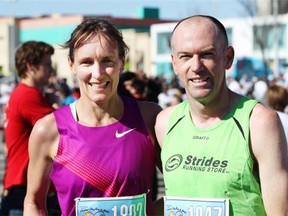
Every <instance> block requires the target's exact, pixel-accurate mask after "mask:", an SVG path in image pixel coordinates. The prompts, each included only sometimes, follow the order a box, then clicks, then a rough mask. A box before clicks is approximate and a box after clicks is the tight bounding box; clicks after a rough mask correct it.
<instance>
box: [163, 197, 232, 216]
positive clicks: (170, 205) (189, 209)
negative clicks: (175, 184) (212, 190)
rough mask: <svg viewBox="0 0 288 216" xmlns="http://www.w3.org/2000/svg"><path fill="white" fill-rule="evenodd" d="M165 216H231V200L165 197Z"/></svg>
mask: <svg viewBox="0 0 288 216" xmlns="http://www.w3.org/2000/svg"><path fill="white" fill-rule="evenodd" d="M164 215H165V216H180V215H181V216H229V199H206V198H205V199H204V198H203V199H202V198H187V197H170V196H164Z"/></svg>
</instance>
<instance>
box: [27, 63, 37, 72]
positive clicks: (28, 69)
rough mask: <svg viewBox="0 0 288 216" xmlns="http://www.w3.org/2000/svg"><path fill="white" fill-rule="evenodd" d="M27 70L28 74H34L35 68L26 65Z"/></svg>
mask: <svg viewBox="0 0 288 216" xmlns="http://www.w3.org/2000/svg"><path fill="white" fill-rule="evenodd" d="M26 68H27V70H26V71H27V73H33V72H34V71H35V66H34V65H32V64H30V63H26Z"/></svg>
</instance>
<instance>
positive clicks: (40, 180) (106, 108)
mask: <svg viewBox="0 0 288 216" xmlns="http://www.w3.org/2000/svg"><path fill="white" fill-rule="evenodd" d="M63 47H64V48H69V57H68V61H69V65H70V68H71V71H72V73H73V75H74V76H75V77H76V78H77V80H78V84H79V88H80V95H81V96H80V98H79V99H78V100H77V101H76V102H74V103H72V104H71V105H67V106H64V107H62V108H60V109H58V110H57V111H55V112H54V113H52V114H50V115H48V116H46V117H44V118H42V119H41V120H40V121H38V122H37V123H36V125H35V127H34V129H33V131H32V134H31V138H30V142H29V156H30V162H29V169H28V189H27V194H26V197H25V204H24V215H27V216H28V215H29V216H33V215H43V214H44V215H46V206H45V198H46V195H47V190H48V188H49V185H50V178H51V180H52V181H53V183H54V185H55V187H56V190H57V192H58V199H59V203H60V207H61V210H62V215H75V201H74V199H75V198H77V197H120V196H133V195H139V194H143V193H147V192H148V191H149V190H152V184H153V171H154V167H155V164H156V160H157V158H158V153H159V152H158V150H156V151H155V149H156V147H157V146H158V144H157V143H156V139H155V136H154V122H155V118H156V115H157V114H158V113H159V112H160V110H161V108H160V107H159V106H158V105H157V104H154V103H151V102H144V101H143V102H137V101H135V100H133V99H128V98H124V97H121V96H119V95H118V93H117V86H118V82H119V76H120V73H121V72H122V71H123V69H124V63H125V56H126V54H127V51H128V47H127V45H126V44H125V42H124V41H123V37H122V35H121V33H120V31H119V30H118V29H117V28H116V27H115V26H113V25H112V24H111V23H109V22H108V21H106V20H98V19H90V20H84V21H83V22H82V23H81V24H80V25H79V26H78V27H77V28H76V29H75V30H74V32H73V33H72V34H71V38H70V39H69V40H68V41H67V42H66V43H65V44H64V45H63ZM154 147H155V149H154ZM151 195H152V193H151V192H149V193H148V194H147V200H146V205H147V215H153V214H154V210H153V207H152V197H151Z"/></svg>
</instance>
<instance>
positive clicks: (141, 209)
mask: <svg viewBox="0 0 288 216" xmlns="http://www.w3.org/2000/svg"><path fill="white" fill-rule="evenodd" d="M75 201H76V216H146V194H141V195H136V196H123V197H100V198H76V199H75Z"/></svg>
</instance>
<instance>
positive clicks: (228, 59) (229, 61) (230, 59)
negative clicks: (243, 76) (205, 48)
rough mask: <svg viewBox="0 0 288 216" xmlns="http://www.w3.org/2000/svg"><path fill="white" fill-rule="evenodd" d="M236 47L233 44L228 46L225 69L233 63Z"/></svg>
mask: <svg viewBox="0 0 288 216" xmlns="http://www.w3.org/2000/svg"><path fill="white" fill-rule="evenodd" d="M234 55H235V53H234V49H233V47H232V46H228V47H227V50H226V62H225V64H226V65H225V69H226V70H228V69H229V68H230V67H231V66H232V64H233V60H234Z"/></svg>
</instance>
